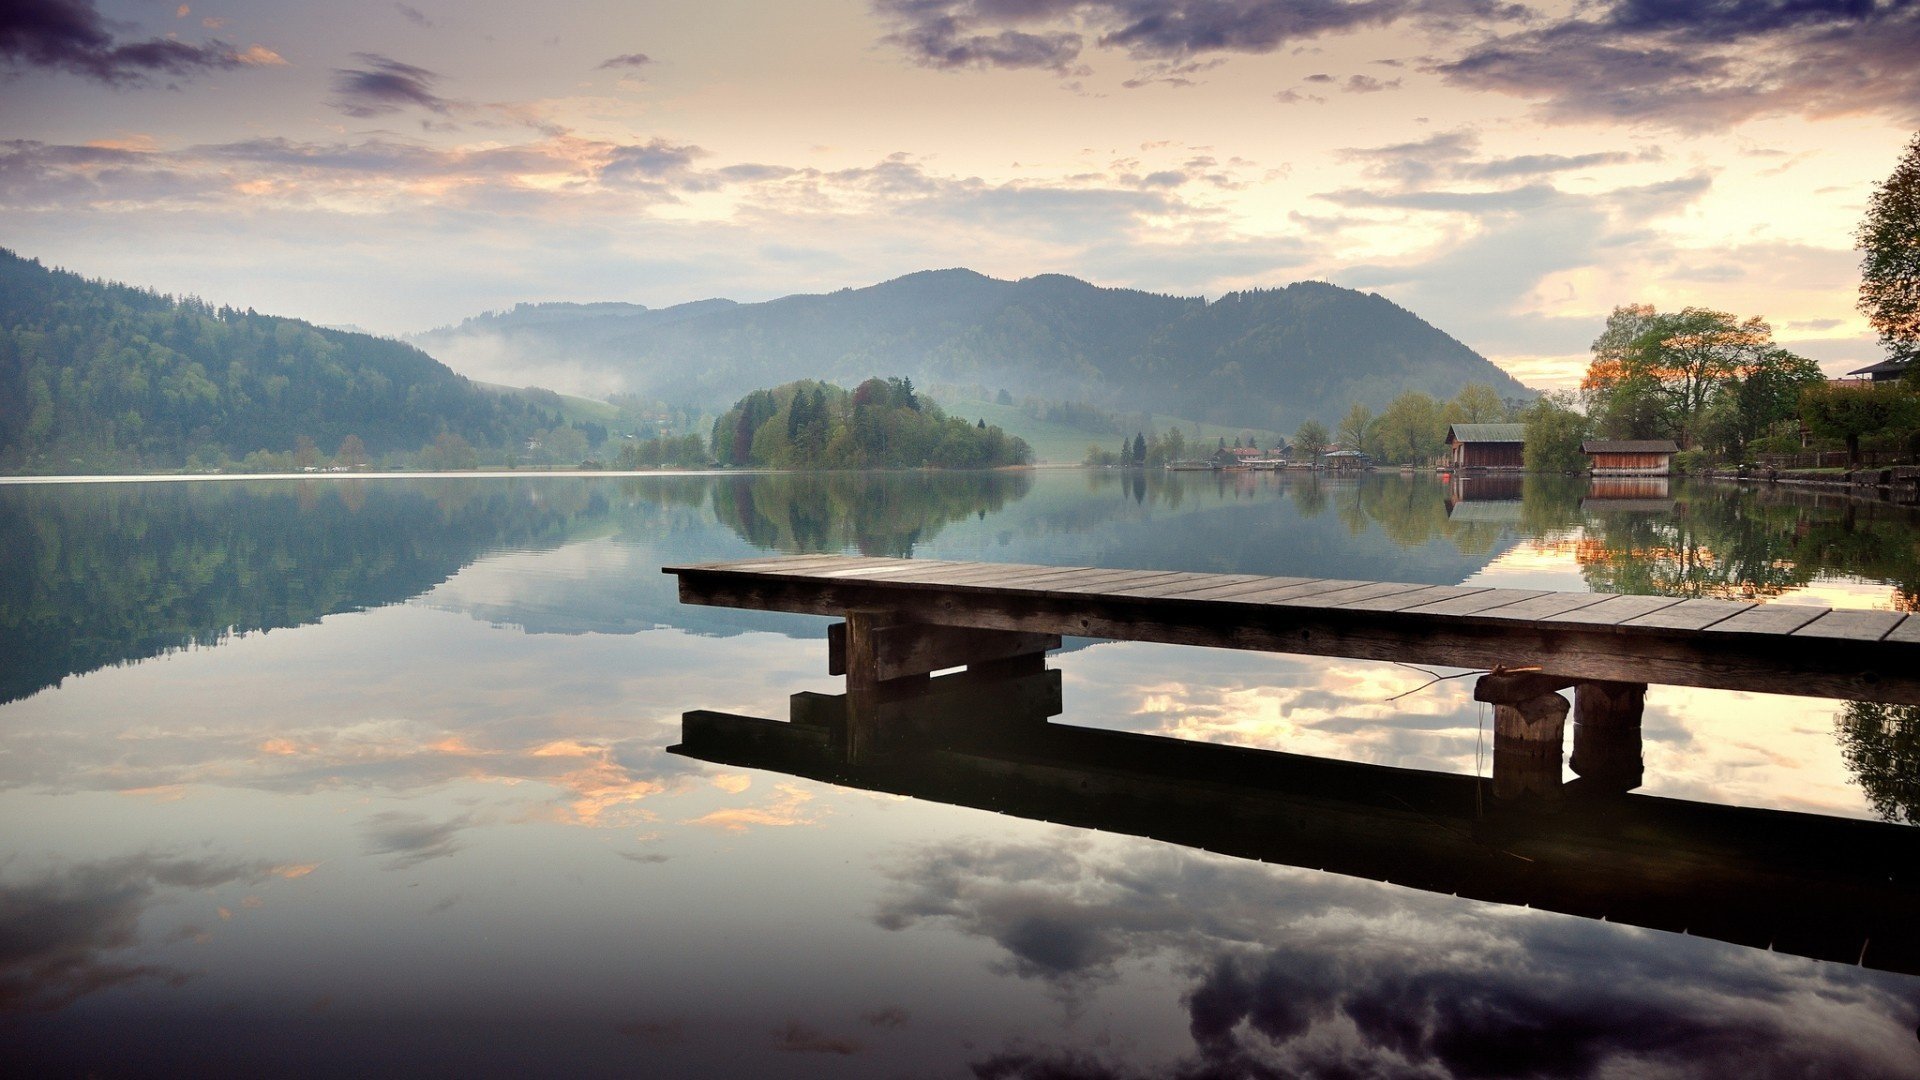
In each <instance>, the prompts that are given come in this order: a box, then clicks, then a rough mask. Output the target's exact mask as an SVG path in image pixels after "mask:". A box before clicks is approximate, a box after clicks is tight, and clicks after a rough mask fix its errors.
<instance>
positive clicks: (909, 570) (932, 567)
mask: <svg viewBox="0 0 1920 1080" xmlns="http://www.w3.org/2000/svg"><path fill="white" fill-rule="evenodd" d="M956 565H964V564H958V563H951V562H942V561H940V560H936V559H905V560H898V559H896V560H892V561H891V562H889V563H887V564H886V565H882V566H855V567H851V568H848V567H833V568H830V569H827V570H822V571H818V573H819V574H820V576H821V577H856V578H883V577H885V578H898V579H900V580H902V581H914V580H919V579H921V578H924V577H926V576H927V575H929V574H933V573H937V572H938V571H939V570H941V569H942V568H944V567H948V566H956Z"/></svg>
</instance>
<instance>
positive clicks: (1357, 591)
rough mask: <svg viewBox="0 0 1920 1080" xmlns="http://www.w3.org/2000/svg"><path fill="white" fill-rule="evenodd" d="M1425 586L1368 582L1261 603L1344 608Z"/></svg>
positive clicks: (1419, 589)
mask: <svg viewBox="0 0 1920 1080" xmlns="http://www.w3.org/2000/svg"><path fill="white" fill-rule="evenodd" d="M1425 588H1426V586H1424V585H1417V584H1414V583H1412V582H1406V581H1370V582H1367V583H1365V584H1362V585H1357V586H1355V587H1354V588H1351V589H1341V590H1339V591H1338V592H1330V593H1311V594H1309V595H1305V596H1299V595H1293V596H1283V597H1280V598H1278V599H1274V600H1266V601H1262V602H1263V603H1267V604H1272V605H1274V606H1276V607H1301V606H1307V607H1328V608H1344V607H1346V606H1347V605H1349V604H1362V603H1365V602H1367V601H1368V600H1386V599H1390V598H1392V597H1395V596H1404V595H1406V594H1407V593H1410V592H1418V591H1421V590H1424V589H1425Z"/></svg>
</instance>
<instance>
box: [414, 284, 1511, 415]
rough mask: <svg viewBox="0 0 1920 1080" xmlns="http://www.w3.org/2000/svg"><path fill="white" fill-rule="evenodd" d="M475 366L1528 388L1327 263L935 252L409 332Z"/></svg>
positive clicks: (1287, 397)
mask: <svg viewBox="0 0 1920 1080" xmlns="http://www.w3.org/2000/svg"><path fill="white" fill-rule="evenodd" d="M411 340H413V341H414V343H416V344H418V345H420V346H421V347H422V348H425V349H427V350H428V351H430V352H432V353H433V354H434V355H436V356H440V357H442V358H444V359H446V360H448V361H449V362H451V363H453V364H454V365H455V366H456V367H459V368H460V369H462V370H465V371H468V372H469V373H473V374H476V375H477V374H479V373H480V370H482V369H484V370H486V371H487V372H488V373H489V376H490V377H495V378H499V377H501V375H502V374H504V373H505V372H504V371H503V370H502V369H505V371H511V373H512V374H511V375H510V376H508V377H507V378H505V379H503V381H511V382H521V383H524V382H538V383H541V384H543V385H553V386H561V387H564V388H567V389H571V390H575V391H576V392H581V393H599V394H608V393H615V392H627V393H638V394H642V395H645V396H648V397H652V398H658V399H662V400H667V401H672V402H690V403H697V404H701V405H704V406H707V407H711V408H716V409H717V408H721V407H724V406H725V405H726V404H728V403H730V402H732V401H733V400H735V399H737V398H738V397H740V396H741V395H742V394H744V393H746V392H748V391H750V390H753V389H757V388H761V387H766V386H773V385H777V384H780V383H785V382H789V381H793V380H795V379H801V378H809V379H822V380H828V381H836V380H837V381H841V382H845V383H848V384H851V383H857V382H859V381H861V380H863V379H866V378H868V377H870V376H873V375H876V374H878V375H888V376H907V377H911V378H913V379H914V380H916V381H918V382H919V383H920V384H922V385H923V386H934V385H947V386H955V385H958V386H967V387H973V386H978V387H982V388H984V389H985V390H986V391H987V392H988V393H993V392H995V391H997V390H1000V389H1006V390H1008V391H1010V392H1011V393H1012V394H1014V395H1015V396H1027V395H1034V396H1040V397H1048V398H1059V399H1068V400H1075V401H1084V402H1088V403H1091V404H1095V405H1100V406H1103V407H1106V408H1109V409H1113V410H1116V411H1121V412H1128V413H1138V412H1152V413H1157V414H1159V415H1162V416H1180V417H1185V418H1189V419H1195V420H1205V421H1209V422H1215V423H1222V424H1232V425H1242V426H1249V427H1259V428H1268V429H1273V430H1280V431H1291V430H1293V428H1294V427H1296V426H1297V425H1298V424H1299V422H1300V421H1302V420H1305V419H1309V418H1315V419H1319V420H1321V421H1322V422H1324V423H1327V424H1329V425H1331V424H1332V423H1334V422H1335V421H1337V420H1338V419H1339V418H1340V417H1341V416H1342V415H1343V414H1344V413H1345V412H1346V410H1347V409H1348V407H1349V406H1351V405H1352V404H1353V403H1354V402H1362V403H1365V404H1367V405H1369V406H1371V407H1373V408H1374V409H1375V410H1376V411H1377V410H1379V409H1381V408H1383V407H1384V406H1385V405H1386V404H1387V403H1388V402H1389V401H1391V400H1392V399H1393V398H1394V397H1395V396H1396V395H1398V394H1400V393H1401V392H1403V391H1406V390H1421V391H1425V392H1427V393H1430V394H1432V395H1434V396H1436V397H1441V398H1446V397H1451V396H1453V395H1454V394H1455V393H1457V392H1458V391H1459V389H1460V388H1461V387H1462V386H1465V385H1466V384H1468V383H1471V382H1481V383H1486V384H1488V385H1490V386H1492V387H1493V388H1494V390H1495V391H1496V392H1498V393H1499V394H1500V395H1501V396H1503V397H1530V396H1531V394H1530V392H1529V391H1527V389H1526V388H1525V387H1523V386H1521V385H1520V384H1519V383H1518V382H1516V381H1515V380H1514V379H1513V378H1512V377H1511V376H1509V375H1507V374H1506V372H1504V371H1502V370H1500V369H1499V368H1498V367H1495V366H1494V365H1493V364H1492V363H1490V362H1488V361H1487V360H1486V358H1484V357H1482V356H1480V355H1479V354H1478V353H1476V352H1474V351H1473V350H1472V349H1469V348H1468V347H1467V346H1465V345H1463V344H1461V343H1460V342H1459V341H1456V340H1454V339H1453V338H1451V337H1449V336H1447V335H1446V334H1445V333H1443V332H1441V331H1440V330H1438V329H1436V328H1434V327H1433V326H1430V325H1428V324H1427V323H1426V322H1424V321H1422V320H1421V319H1420V318H1419V317H1418V316H1416V315H1414V314H1413V313H1412V312H1410V311H1407V310H1406V309H1405V308H1402V307H1400V306H1398V305H1397V304H1394V303H1393V302H1391V301H1389V300H1387V299H1385V298H1384V297H1381V296H1378V295H1376V294H1373V293H1360V292H1355V291H1354V290H1351V289H1343V288H1340V287H1339V286H1335V285H1329V284H1326V283H1324V282H1301V283H1298V284H1294V285H1289V286H1287V287H1285V288H1280V289H1260V290H1252V291H1248V292H1237V293H1229V294H1227V295H1225V296H1222V297H1220V298H1219V299H1217V300H1214V301H1212V302H1211V303H1209V302H1207V301H1206V300H1204V299H1202V298H1198V297H1179V296H1162V295H1157V294H1154V293H1146V292H1140V291H1137V290H1132V289H1107V288H1100V287H1098V286H1095V285H1090V284H1088V283H1087V282H1084V281H1080V280H1078V279H1076V278H1071V277H1066V276H1064V275H1059V274H1044V275H1041V276H1038V277H1030V278H1024V279H1022V280H1019V281H1001V280H998V279H995V278H990V277H986V276H985V275H982V274H977V273H975V272H973V271H971V270H930V271H923V272H921V273H917V274H909V275H907V276H906V277H902V278H896V279H894V280H892V281H887V282H883V283H881V284H878V285H873V286H869V287H867V288H863V289H842V290H840V291H838V292H833V293H828V294H826V295H801V296H787V297H782V298H781V299H778V300H770V301H767V302H764V303H757V304H736V303H731V302H728V301H723V300H710V301H701V302H699V303H694V304H682V305H679V306H677V307H672V308H664V309H658V310H655V309H647V308H642V307H639V306H638V305H627V304H590V305H572V304H538V305H521V306H520V307H517V308H514V309H513V310H511V311H507V312H502V313H498V314H491V315H485V316H481V317H479V318H476V319H469V320H467V321H466V322H464V323H461V324H459V325H458V326H453V327H445V328H442V329H439V330H434V331H430V332H428V333H425V334H421V335H418V336H416V337H414V338H413V339H411Z"/></svg>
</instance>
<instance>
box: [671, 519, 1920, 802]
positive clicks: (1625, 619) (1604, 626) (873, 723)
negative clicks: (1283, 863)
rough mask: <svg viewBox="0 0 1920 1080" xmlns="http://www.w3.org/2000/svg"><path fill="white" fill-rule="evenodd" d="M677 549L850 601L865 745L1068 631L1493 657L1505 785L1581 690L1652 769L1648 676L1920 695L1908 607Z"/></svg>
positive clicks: (1627, 752)
mask: <svg viewBox="0 0 1920 1080" xmlns="http://www.w3.org/2000/svg"><path fill="white" fill-rule="evenodd" d="M664 569H665V572H666V573H669V574H674V575H677V576H678V578H679V583H680V599H681V600H682V601H683V602H685V603H691V604H709V605H717V606H724V607H740V608H755V609H762V610H770V611H789V612H805V613H809V614H815V615H830V616H840V617H843V618H844V619H845V620H846V622H845V624H844V626H843V627H841V628H836V634H835V635H834V638H833V641H834V647H833V650H832V652H833V659H832V667H831V670H832V672H833V673H835V674H842V673H844V674H845V675H846V676H847V694H846V706H845V710H844V712H845V728H846V731H845V736H844V739H843V742H844V749H845V751H846V753H847V755H848V756H849V758H857V757H859V756H861V755H863V754H867V753H870V752H874V751H877V750H881V749H884V748H885V746H886V745H887V743H888V742H889V741H890V740H891V739H892V738H894V737H895V736H896V735H899V734H903V733H905V732H906V731H907V730H908V726H907V725H906V724H905V722H904V721H901V720H900V719H898V718H901V717H905V716H910V715H913V714H916V713H922V712H924V711H925V710H924V709H923V708H921V706H923V705H925V704H926V703H927V701H928V700H929V699H928V698H927V695H928V694H929V693H930V692H931V690H932V683H930V682H929V676H930V675H931V673H933V672H936V671H941V670H945V669H949V668H956V667H965V668H967V669H968V670H969V671H973V672H976V673H978V674H980V675H982V676H988V677H994V678H999V677H1003V676H1011V675H1016V674H1034V673H1039V672H1041V671H1042V670H1043V668H1044V656H1045V652H1046V651H1047V650H1048V649H1051V648H1056V647H1058V645H1059V636H1060V635H1063V634H1071V635H1079V636H1086V637H1097V638H1112V639H1119V640H1131V641H1154V642H1166V643H1171V644H1179V645H1202V646H1210V647H1214V648H1226V649H1252V650H1259V651H1264V652H1279V653H1298V654H1304V655H1313V656H1343V657H1352V658H1356V659H1365V660H1391V661H1400V662H1404V663H1415V664H1439V665H1447V666H1452V667H1458V668H1467V669H1484V670H1486V671H1487V672H1488V674H1485V675H1481V676H1479V679H1478V682H1477V684H1476V686H1475V692H1474V693H1475V697H1476V698H1478V699H1479V700H1482V701H1487V702H1491V703H1493V704H1494V706H1495V717H1494V719H1495V736H1496V745H1495V749H1496V754H1497V756H1498V757H1500V758H1503V759H1504V760H1505V761H1506V762H1507V763H1508V765H1509V767H1508V768H1507V769H1504V770H1501V771H1500V773H1499V775H1501V776H1503V777H1505V779H1506V782H1505V783H1503V784H1500V785H1499V786H1500V787H1501V789H1502V790H1501V793H1502V794H1503V795H1504V794H1517V793H1520V792H1524V791H1528V790H1533V789H1535V788H1540V789H1542V790H1548V789H1551V788H1552V787H1553V786H1555V785H1557V783H1558V775H1559V761H1560V756H1559V755H1560V744H1561V736H1562V731H1563V724H1564V720H1565V717H1566V716H1567V714H1568V712H1569V709H1571V712H1572V714H1573V717H1574V722H1575V745H1574V750H1573V764H1574V768H1575V771H1576V772H1580V773H1581V774H1582V775H1583V776H1586V775H1589V773H1590V772H1593V773H1597V774H1605V775H1608V776H1610V777H1612V782H1614V783H1616V784H1620V785H1622V786H1623V789H1624V788H1626V787H1631V786H1634V785H1636V784H1637V783H1638V765H1637V760H1638V749H1639V728H1640V713H1641V706H1642V702H1643V699H1644V695H1645V693H1646V687H1647V685H1648V684H1650V683H1659V684H1669V685H1676V686H1696V687H1710V688H1717V689H1727V690H1748V691H1758V692H1764V693H1776V694H1798V695H1807V696H1814V697H1828V698H1843V699H1851V700H1860V701H1882V702H1892V703H1897V704H1920V616H1909V615H1907V614H1905V613H1903V612H1893V611H1859V610H1845V609H1833V608H1826V607H1812V606H1799V605H1791V604H1757V603H1742V602H1736V601H1728V600H1685V599H1679V598H1675V597H1665V596H1626V595H1610V594H1601V593H1572V592H1543V591H1537V590H1526V589H1495V588H1476V587H1472V586H1449V585H1419V584H1412V583H1407V582H1388V581H1346V580H1329V579H1314V578H1295V577H1263V576H1259V575H1253V574H1199V573H1186V572H1179V571H1150V570H1109V569H1099V568H1093V567H1062V566H1031V565H1020V564H1005V563H978V562H946V561H940V560H928V559H889V558H867V557H861V556H843V555H797V556H786V557H773V558H763V559H751V560H745V561H738V562H728V563H712V564H706V565H698V566H670V567H666V568H664ZM950 689H951V688H950ZM1565 689H1572V690H1573V694H1574V696H1573V701H1572V703H1571V705H1569V703H1568V701H1567V699H1566V698H1565V697H1563V696H1561V695H1560V694H1559V693H1558V691H1560V690H1565ZM1058 711H1059V709H1058V708H1057V707H1056V708H1054V712H1056V713H1057V712H1058ZM1043 718H1044V717H1043ZM1503 748H1504V749H1505V751H1506V753H1504V754H1500V753H1499V752H1500V751H1501V750H1502V749H1503ZM1583 750H1584V751H1585V752H1584V753H1583ZM1529 757H1533V758H1538V759H1539V760H1538V761H1537V762H1536V763H1534V764H1533V765H1531V766H1529V765H1528V759H1529ZM1583 765H1585V766H1587V767H1585V768H1583Z"/></svg>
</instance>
